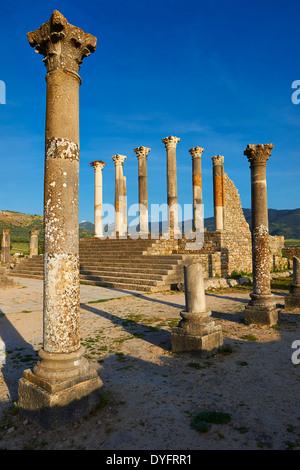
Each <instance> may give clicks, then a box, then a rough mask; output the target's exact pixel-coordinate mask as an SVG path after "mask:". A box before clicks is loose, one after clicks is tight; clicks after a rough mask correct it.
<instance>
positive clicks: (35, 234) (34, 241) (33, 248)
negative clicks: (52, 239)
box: [29, 230, 40, 258]
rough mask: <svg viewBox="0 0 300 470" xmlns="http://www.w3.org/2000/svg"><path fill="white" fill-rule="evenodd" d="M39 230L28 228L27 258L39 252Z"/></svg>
mask: <svg viewBox="0 0 300 470" xmlns="http://www.w3.org/2000/svg"><path fill="white" fill-rule="evenodd" d="M39 233H40V231H39V230H30V247H29V258H32V257H33V256H37V255H38V254H39Z"/></svg>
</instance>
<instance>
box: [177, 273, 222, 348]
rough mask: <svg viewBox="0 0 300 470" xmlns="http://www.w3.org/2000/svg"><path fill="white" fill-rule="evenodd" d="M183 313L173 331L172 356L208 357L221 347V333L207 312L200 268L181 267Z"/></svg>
mask: <svg viewBox="0 0 300 470" xmlns="http://www.w3.org/2000/svg"><path fill="white" fill-rule="evenodd" d="M184 284H185V303H186V310H184V311H182V312H181V313H180V316H181V317H182V320H181V321H180V322H179V324H178V326H177V327H175V328H173V329H172V333H171V344H172V351H174V352H190V353H197V354H199V355H200V356H209V355H211V354H213V353H215V352H216V351H217V349H218V348H220V347H221V346H222V344H223V334H222V329H221V327H220V326H219V325H216V324H215V322H214V321H213V320H212V318H211V312H210V311H208V310H207V309H206V302H205V291H204V279H203V271H202V266H201V265H200V264H190V265H187V266H184Z"/></svg>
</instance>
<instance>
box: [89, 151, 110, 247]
mask: <svg viewBox="0 0 300 470" xmlns="http://www.w3.org/2000/svg"><path fill="white" fill-rule="evenodd" d="M90 165H91V166H93V167H94V170H95V204H94V225H95V237H97V238H102V237H103V226H102V215H103V214H102V202H103V195H102V192H103V189H102V171H103V168H104V166H105V165H106V163H105V162H103V161H102V160H96V161H94V162H91V163H90Z"/></svg>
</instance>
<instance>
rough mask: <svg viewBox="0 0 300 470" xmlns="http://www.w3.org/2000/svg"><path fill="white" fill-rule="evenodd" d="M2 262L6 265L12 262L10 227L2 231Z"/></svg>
mask: <svg viewBox="0 0 300 470" xmlns="http://www.w3.org/2000/svg"><path fill="white" fill-rule="evenodd" d="M1 262H2V264H5V265H8V264H9V263H10V229H8V228H5V229H3V231H2V240H1Z"/></svg>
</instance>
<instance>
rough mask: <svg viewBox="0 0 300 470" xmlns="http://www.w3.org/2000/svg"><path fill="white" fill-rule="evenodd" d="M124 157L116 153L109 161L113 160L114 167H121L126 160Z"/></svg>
mask: <svg viewBox="0 0 300 470" xmlns="http://www.w3.org/2000/svg"><path fill="white" fill-rule="evenodd" d="M126 158H127V157H126V156H125V155H120V154H119V153H117V155H113V156H112V157H111V159H112V160H113V162H114V164H115V165H123V163H124V162H125V160H126Z"/></svg>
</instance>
